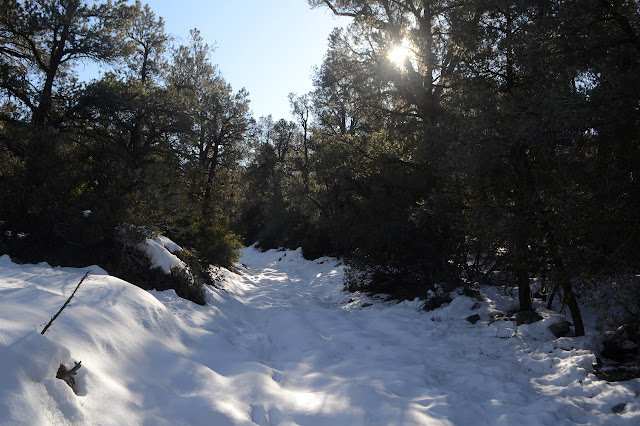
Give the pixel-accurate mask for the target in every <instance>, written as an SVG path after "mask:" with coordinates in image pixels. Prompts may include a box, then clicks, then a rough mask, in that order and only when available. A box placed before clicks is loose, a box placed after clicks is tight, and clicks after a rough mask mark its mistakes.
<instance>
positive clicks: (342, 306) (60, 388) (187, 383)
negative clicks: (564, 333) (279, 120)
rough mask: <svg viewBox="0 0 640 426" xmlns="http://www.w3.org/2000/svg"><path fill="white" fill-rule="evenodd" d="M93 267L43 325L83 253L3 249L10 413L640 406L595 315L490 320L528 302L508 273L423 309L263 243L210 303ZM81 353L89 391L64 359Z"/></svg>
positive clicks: (580, 413)
mask: <svg viewBox="0 0 640 426" xmlns="http://www.w3.org/2000/svg"><path fill="white" fill-rule="evenodd" d="M154 243H156V244H158V245H161V246H162V247H164V248H165V250H167V251H168V250H169V249H175V247H172V248H169V247H168V245H170V243H167V242H166V241H162V240H160V241H157V240H154ZM91 269H93V270H94V273H93V274H91V275H90V276H89V278H87V279H86V280H85V282H84V283H83V284H82V286H81V287H80V289H79V290H78V292H77V293H76V296H75V297H74V299H73V301H72V302H71V304H70V305H69V306H68V307H67V308H66V309H65V310H64V312H63V313H62V314H61V315H60V317H58V319H57V320H56V321H55V322H54V323H53V325H52V326H51V328H50V329H49V331H48V332H47V334H46V336H42V335H40V334H39V331H40V330H42V328H43V327H44V325H45V324H46V322H47V321H48V320H49V319H50V317H51V316H52V315H53V314H54V313H55V312H56V311H57V310H58V309H59V308H60V306H61V305H62V304H63V303H64V301H65V300H66V299H67V298H68V296H69V295H70V294H71V292H72V291H73V289H74V288H75V286H76V285H77V283H78V281H79V280H80V278H81V277H82V276H83V274H84V273H85V271H86V269H71V268H51V267H49V266H48V265H46V264H40V265H16V264H13V263H12V262H11V260H10V259H9V257H8V256H2V257H0V362H1V363H2V366H3V368H2V369H0V424H10V425H15V424H18V425H20V424H25V425H26V424H29V425H31V424H41V425H49V424H50V425H64V424H74V425H76V424H77V425H93V424H96V425H97V424H132V425H137V424H159V425H176V424H178V425H184V424H215V425H255V424H258V425H270V424H289V425H294V424H300V425H309V424H318V425H319V424H331V425H377V424H380V425H383V424H385V425H386V424H394V425H418V424H419V425H423V424H474V425H500V424H503V425H510V424H519V425H520V424H524V425H539V424H570V423H579V424H611V425H634V424H638V423H639V422H640V403H639V400H638V397H637V393H638V389H640V380H632V381H629V382H624V383H613V384H610V383H607V382H603V381H601V380H598V379H597V378H596V377H595V375H594V374H593V372H592V367H591V366H592V363H593V362H594V355H593V351H592V350H591V349H592V347H593V345H594V338H595V334H594V332H593V330H589V331H588V333H589V334H588V335H587V336H586V337H582V338H562V339H555V338H553V337H552V336H550V335H549V332H548V330H547V328H546V327H547V326H548V324H550V323H552V322H554V321H558V320H560V317H559V315H558V314H557V313H554V312H552V311H544V310H540V312H541V314H542V316H543V317H544V320H543V321H541V322H539V323H535V324H532V325H528V326H523V325H521V326H516V325H515V324H514V323H511V322H509V321H498V322H494V323H491V324H490V321H489V319H490V315H491V313H492V312H494V311H497V310H502V311H503V312H506V310H508V308H510V307H512V306H513V304H514V301H513V300H512V299H510V298H509V297H506V296H504V295H501V294H499V293H498V292H497V291H495V289H486V290H485V294H486V301H484V302H478V301H476V300H474V299H469V298H467V297H464V296H459V297H457V298H455V299H454V300H453V301H452V303H450V304H449V305H447V306H445V307H442V308H441V309H437V310H435V311H432V312H422V311H420V310H419V306H420V302H419V301H418V300H415V301H406V302H402V303H397V304H396V303H391V302H384V301H382V300H377V299H375V298H373V299H372V298H369V297H367V296H366V295H363V294H357V293H356V294H351V293H345V292H344V291H342V287H343V285H342V277H343V266H342V265H340V263H339V262H338V261H337V260H335V259H331V258H322V259H318V260H316V261H313V262H311V261H306V260H304V259H303V258H302V256H301V253H300V251H276V250H270V251H267V252H265V253H260V252H259V251H258V250H256V249H255V248H248V249H245V250H244V257H243V258H242V265H239V266H238V273H232V272H229V271H226V270H220V274H221V275H222V276H223V277H224V282H225V284H224V287H225V288H224V289H214V288H207V302H208V304H207V306H198V305H194V304H193V303H190V302H188V301H186V300H183V299H180V298H178V297H177V296H176V295H175V292H173V291H166V292H157V291H152V292H145V291H143V290H141V289H140V288H138V287H135V286H133V285H130V284H128V283H126V282H124V281H122V280H119V279H116V278H114V277H110V276H107V275H106V274H105V273H104V271H101V270H99V268H96V267H92V268H91ZM474 313H477V314H478V315H479V316H480V318H481V319H480V321H478V322H477V323H476V324H471V323H469V322H468V321H466V320H465V318H466V317H468V316H469V315H472V314H474ZM80 360H81V361H82V368H81V369H80V370H79V372H78V376H76V377H77V383H78V385H79V389H80V390H79V394H78V395H75V394H74V393H73V391H72V390H71V389H70V388H69V387H68V386H67V385H66V384H65V383H64V382H62V381H61V380H58V379H55V374H56V371H57V368H58V366H59V364H60V363H64V364H66V365H67V366H68V367H71V366H73V363H74V361H80ZM620 404H625V405H624V409H623V410H622V412H621V413H620V414H615V413H614V412H613V411H612V408H613V407H615V406H619V405H620Z"/></svg>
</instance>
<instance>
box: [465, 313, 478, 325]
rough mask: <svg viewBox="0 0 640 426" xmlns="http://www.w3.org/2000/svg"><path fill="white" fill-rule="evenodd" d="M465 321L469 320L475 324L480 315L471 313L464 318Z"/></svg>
mask: <svg viewBox="0 0 640 426" xmlns="http://www.w3.org/2000/svg"><path fill="white" fill-rule="evenodd" d="M465 319H466V320H467V321H469V322H470V323H471V324H475V323H477V322H478V321H480V315H478V314H475V315H471V316H470V317H467V318H465Z"/></svg>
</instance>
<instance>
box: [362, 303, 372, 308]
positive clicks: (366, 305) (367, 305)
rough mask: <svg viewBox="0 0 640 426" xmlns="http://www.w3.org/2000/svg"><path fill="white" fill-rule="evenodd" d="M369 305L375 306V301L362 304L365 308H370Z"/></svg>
mask: <svg viewBox="0 0 640 426" xmlns="http://www.w3.org/2000/svg"><path fill="white" fill-rule="evenodd" d="M369 306H373V303H363V304H362V307H363V308H368V307H369Z"/></svg>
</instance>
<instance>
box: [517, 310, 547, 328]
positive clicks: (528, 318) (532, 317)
mask: <svg viewBox="0 0 640 426" xmlns="http://www.w3.org/2000/svg"><path fill="white" fill-rule="evenodd" d="M541 319H542V317H541V316H540V315H538V313H537V312H535V311H522V312H518V313H517V314H516V324H517V325H522V324H533V323H534V322H537V321H540V320H541Z"/></svg>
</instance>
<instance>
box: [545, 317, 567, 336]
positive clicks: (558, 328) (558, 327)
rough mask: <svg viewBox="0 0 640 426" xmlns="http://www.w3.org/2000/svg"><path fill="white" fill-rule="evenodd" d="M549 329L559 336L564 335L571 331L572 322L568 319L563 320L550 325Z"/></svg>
mask: <svg viewBox="0 0 640 426" xmlns="http://www.w3.org/2000/svg"><path fill="white" fill-rule="evenodd" d="M549 330H550V331H551V332H552V333H553V335H554V336H556V337H557V338H560V337H564V336H566V335H567V333H569V331H571V324H570V323H569V321H567V320H562V321H560V322H557V323H555V324H551V325H550V326H549Z"/></svg>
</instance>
